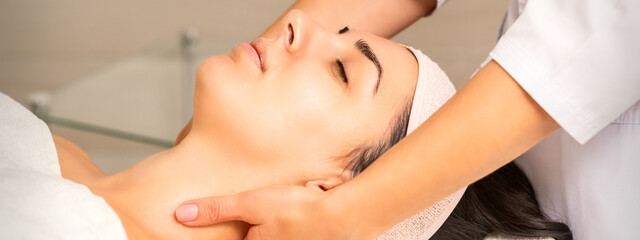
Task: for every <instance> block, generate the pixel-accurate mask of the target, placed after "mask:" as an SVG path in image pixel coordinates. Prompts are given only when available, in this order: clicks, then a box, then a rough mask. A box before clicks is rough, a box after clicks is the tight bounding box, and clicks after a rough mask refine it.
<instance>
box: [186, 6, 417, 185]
mask: <svg viewBox="0 0 640 240" xmlns="http://www.w3.org/2000/svg"><path fill="white" fill-rule="evenodd" d="M339 30H340V29H324V28H322V27H320V26H319V25H318V24H316V23H315V22H314V21H313V20H311V19H310V18H309V17H308V16H307V15H305V14H304V13H303V12H301V11H291V12H290V13H289V14H287V15H286V16H285V18H284V21H283V24H282V28H281V31H280V33H279V34H278V35H277V36H275V38H271V39H266V38H259V39H256V40H255V41H253V42H252V43H251V44H250V45H249V44H246V43H242V44H240V45H238V46H236V47H235V48H234V49H233V50H232V51H231V53H230V54H229V55H227V56H215V57H211V58H209V59H207V60H205V61H204V62H203V63H202V64H201V65H200V66H199V68H198V70H197V74H196V75H197V76H196V79H197V81H196V91H195V99H194V118H193V130H192V131H197V132H203V133H204V134H207V135H210V136H215V138H216V139H218V142H217V144H224V145H225V146H224V147H225V148H228V149H230V151H237V152H241V153H242V154H247V155H248V157H250V158H255V159H256V160H260V161H273V162H274V163H275V162H278V163H287V164H290V165H291V166H296V167H297V170H296V171H299V170H300V169H309V170H312V171H314V172H315V173H317V172H318V171H322V169H326V170H327V171H329V170H331V169H335V168H340V167H342V166H332V165H330V164H327V160H329V159H335V157H338V156H341V155H342V154H345V153H347V152H349V151H350V150H352V149H353V148H354V147H357V146H360V145H361V144H364V143H368V142H371V143H374V142H376V141H378V140H380V139H382V138H384V137H385V136H386V134H388V132H389V128H390V127H391V124H392V123H393V121H394V120H395V117H396V116H397V115H398V114H399V112H400V111H401V109H402V108H403V107H404V106H405V105H406V104H407V103H408V101H410V100H411V97H412V96H413V91H414V88H415V85H416V81H417V76H418V66H417V62H416V60H415V58H414V57H413V55H412V54H411V53H410V52H409V51H408V50H407V49H405V48H404V47H403V46H400V45H398V44H396V43H393V42H391V41H389V40H386V39H382V38H379V37H375V36H373V35H369V34H366V33H363V32H359V31H357V30H354V29H351V30H348V31H346V32H345V31H344V29H343V30H342V31H340V33H339ZM341 66H342V67H343V68H344V77H343V76H342V69H341ZM298 168H299V169H298ZM300 172H304V171H300Z"/></svg>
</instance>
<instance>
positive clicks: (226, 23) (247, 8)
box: [0, 0, 506, 172]
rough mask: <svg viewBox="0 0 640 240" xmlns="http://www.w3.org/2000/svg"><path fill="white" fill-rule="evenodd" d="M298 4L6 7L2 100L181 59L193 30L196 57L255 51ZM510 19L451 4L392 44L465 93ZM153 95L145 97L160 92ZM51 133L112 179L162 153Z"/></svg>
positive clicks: (157, 0)
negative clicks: (244, 44) (170, 57)
mask: <svg viewBox="0 0 640 240" xmlns="http://www.w3.org/2000/svg"><path fill="white" fill-rule="evenodd" d="M292 3H293V1H292V0H286V1H285V0H282V1H266V0H244V1H230V0H225V1H213V0H207V1H205V0H180V1H178V0H174V1H168V0H109V1H97V0H56V1H51V0H39V1H35V0H2V1H0V91H1V92H4V93H6V94H8V95H9V96H12V97H13V98H15V99H16V100H18V101H20V102H22V103H25V102H26V96H27V94H28V93H29V92H31V91H33V90H54V89H59V88H60V87H61V86H64V85H65V84H74V83H75V82H77V81H83V80H84V79H87V78H92V79H95V78H96V76H95V75H96V73H104V72H109V71H107V70H105V69H107V68H109V67H110V66H113V65H114V63H118V62H122V59H130V58H132V56H133V57H135V56H137V55H140V54H141V53H143V52H145V51H152V52H153V51H156V50H157V49H164V50H166V49H167V48H169V49H173V47H174V46H175V49H174V50H175V51H177V49H178V42H179V41H178V40H179V33H180V32H181V31H182V30H183V29H184V28H185V27H188V26H190V27H194V28H196V29H197V30H198V31H199V32H200V35H201V38H200V43H199V44H200V46H201V47H200V48H199V54H200V55H213V54H224V53H226V52H228V51H229V50H230V49H231V48H232V47H233V46H234V45H235V44H237V43H238V42H241V41H251V40H252V39H253V38H254V37H255V36H257V35H258V34H260V33H261V32H262V31H263V30H264V29H265V28H266V27H267V26H268V25H270V24H271V23H272V22H273V20H275V19H276V18H277V17H278V16H279V15H280V14H282V13H283V12H284V10H285V9H286V8H287V7H288V6H289V5H291V4H292ZM505 10H506V0H482V1H481V0H449V2H448V3H447V4H445V5H444V7H443V8H442V9H439V10H438V11H437V12H436V13H435V14H434V15H433V16H431V17H427V18H424V19H421V20H420V21H418V22H417V23H416V24H414V25H413V26H411V27H410V28H408V29H406V30H405V31H404V32H402V33H401V34H399V35H398V36H396V37H395V38H394V40H396V41H398V42H401V43H404V44H408V45H412V46H414V47H417V48H421V49H422V50H423V51H424V52H425V53H426V54H428V55H430V56H431V58H432V59H434V60H435V61H436V62H438V63H439V64H440V66H441V67H442V68H443V69H444V70H445V72H447V73H448V74H449V76H450V78H451V80H452V81H453V82H454V84H455V85H456V87H458V88H459V87H460V86H462V85H463V84H464V83H465V82H466V80H467V79H468V78H469V76H470V75H471V74H472V73H473V72H474V71H475V70H476V68H477V67H478V65H479V64H480V63H481V62H482V61H483V60H484V59H485V57H486V56H487V54H488V52H489V51H490V50H491V48H492V46H493V44H494V43H495V38H496V31H497V29H498V27H499V24H500V20H501V19H502V16H503V15H504V12H505ZM107 79H108V78H107ZM119 80H120V81H126V80H123V79H119ZM157 88H158V89H149V91H160V90H161V89H160V88H163V86H157ZM162 91H164V90H162ZM167 109H169V107H167ZM98 110H99V109H98ZM167 111H174V110H167ZM168 114H171V113H168ZM52 129H53V131H54V133H58V134H60V135H63V136H66V137H68V138H69V139H71V140H72V141H75V142H77V143H79V144H80V145H81V147H83V148H85V149H86V150H87V151H88V152H89V154H90V155H91V156H92V157H93V158H94V159H95V160H96V161H97V162H99V164H100V165H101V167H103V168H105V169H107V171H108V172H113V171H117V170H118V169H121V168H123V167H126V166H129V165H131V164H133V163H134V162H135V161H136V160H137V159H140V158H142V157H144V156H146V155H148V154H151V153H153V152H156V151H158V150H160V149H161V148H157V147H152V146H146V145H144V144H135V143H132V142H128V141H121V140H117V139H113V138H109V137H104V136H99V135H95V134H90V133H83V132H81V131H76V130H71V129H65V128H62V127H53V128H52ZM172 131H174V132H175V130H172Z"/></svg>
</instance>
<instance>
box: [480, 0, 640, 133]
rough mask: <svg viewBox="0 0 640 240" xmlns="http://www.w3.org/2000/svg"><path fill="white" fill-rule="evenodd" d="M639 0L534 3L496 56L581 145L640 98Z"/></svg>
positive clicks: (542, 0) (544, 0)
mask: <svg viewBox="0 0 640 240" xmlns="http://www.w3.org/2000/svg"><path fill="white" fill-rule="evenodd" d="M638 24H640V1H638V0H535V1H529V2H528V3H527V5H526V7H525V8H524V11H523V12H522V14H521V15H520V17H519V18H518V19H517V20H516V21H515V22H514V23H513V25H511V27H510V28H509V30H508V31H507V32H506V33H505V34H504V35H503V36H502V38H501V39H500V41H499V42H498V44H497V45H496V47H495V48H494V49H493V50H492V52H491V57H492V58H493V59H494V60H495V61H497V62H498V63H499V64H500V65H501V66H502V67H503V68H504V69H505V70H506V71H507V72H508V73H509V74H510V75H511V76H512V77H513V78H514V79H515V80H516V81H517V82H518V84H520V86H521V87H522V88H523V89H524V90H526V91H527V93H529V95H531V97H532V98H533V99H535V101H536V102H537V103H538V104H539V105H540V106H541V107H542V108H543V109H544V110H545V111H546V112H547V113H548V114H549V115H550V116H551V117H552V118H553V119H554V120H555V121H556V122H557V123H558V124H559V125H560V126H561V127H562V128H564V130H566V131H567V132H568V133H569V134H570V135H571V136H572V137H573V138H574V139H575V140H577V141H578V142H579V143H581V144H584V143H585V142H587V141H588V140H589V139H590V138H591V137H593V136H594V135H595V134H596V133H598V132H599V131H600V130H602V129H603V128H604V127H605V126H606V125H607V124H609V123H610V122H611V121H613V120H614V119H615V118H616V117H618V116H619V115H620V114H621V113H622V112H624V111H625V110H626V109H627V108H629V107H630V106H632V105H633V104H634V103H635V102H637V101H638V100H639V99H640V27H639V25H638Z"/></svg>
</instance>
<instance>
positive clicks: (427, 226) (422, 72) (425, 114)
mask: <svg viewBox="0 0 640 240" xmlns="http://www.w3.org/2000/svg"><path fill="white" fill-rule="evenodd" d="M406 47H407V48H408V49H409V50H411V52H413V55H414V56H415V57H416V59H417V60H418V83H417V84H416V90H415V93H414V95H413V103H412V105H411V115H410V116H409V124H408V127H407V134H409V133H411V132H413V130H415V129H416V128H418V126H420V124H422V122H424V121H425V120H427V118H429V116H431V114H433V113H434V112H435V111H436V110H438V108H440V106H442V105H443V104H444V103H445V102H447V100H449V98H451V96H453V94H455V92H456V90H455V88H454V87H453V84H452V83H451V81H449V78H448V77H447V74H445V73H444V71H442V69H440V67H438V64H436V63H435V62H433V61H431V59H429V57H427V55H424V54H423V53H422V52H421V51H420V50H417V49H414V48H412V47H409V46H406ZM465 190H466V187H464V188H462V189H460V190H458V191H457V192H455V193H454V194H451V195H450V196H448V197H446V198H445V199H443V200H441V201H439V202H437V203H436V204H434V205H433V206H431V207H429V208H427V209H425V210H423V211H422V212H419V213H418V214H416V215H413V216H412V217H410V218H407V219H406V220H404V221H403V222H401V223H399V224H397V225H395V226H394V227H393V228H391V229H389V230H387V231H386V232H384V233H383V234H382V235H380V236H378V238H376V239H377V240H398V239H411V240H413V239H415V240H426V239H429V238H430V237H431V236H433V234H434V233H435V232H436V231H437V230H438V229H439V228H440V227H441V226H442V224H443V223H444V221H445V220H446V219H447V218H448V217H449V215H451V212H453V209H454V208H455V207H456V205H457V204H458V202H459V201H460V198H462V195H463V194H464V191H465Z"/></svg>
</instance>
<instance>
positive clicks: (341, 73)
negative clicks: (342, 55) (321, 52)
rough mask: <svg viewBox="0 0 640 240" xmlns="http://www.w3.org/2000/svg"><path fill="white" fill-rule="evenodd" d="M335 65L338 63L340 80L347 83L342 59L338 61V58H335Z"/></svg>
mask: <svg viewBox="0 0 640 240" xmlns="http://www.w3.org/2000/svg"><path fill="white" fill-rule="evenodd" d="M336 65H338V70H340V77H342V81H343V82H344V83H346V84H349V80H348V79H347V73H346V72H345V71H344V64H342V61H340V59H337V58H336Z"/></svg>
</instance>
